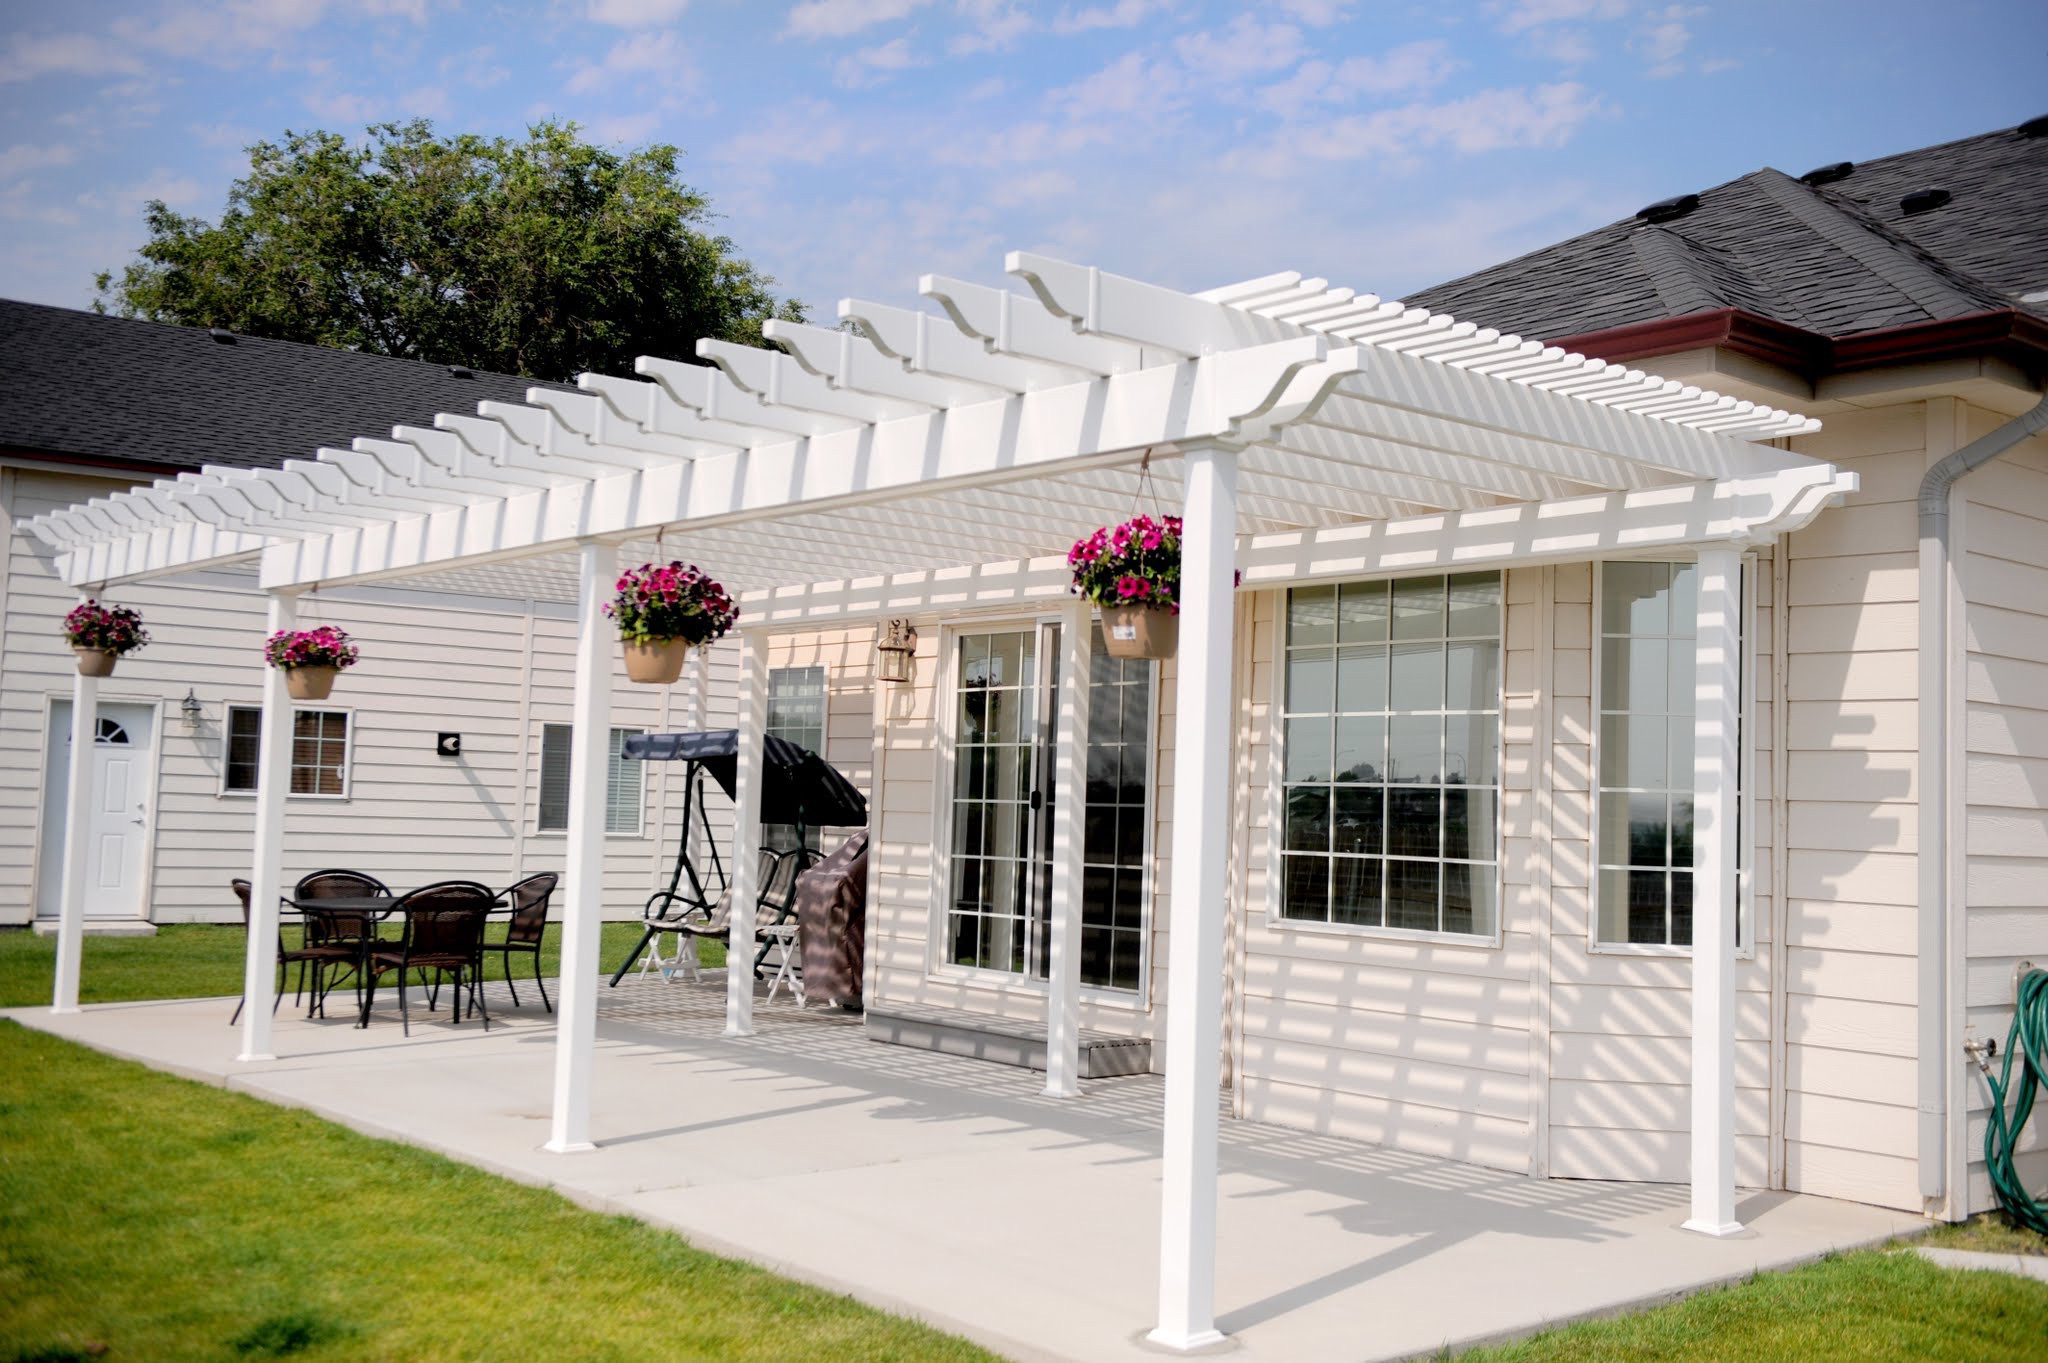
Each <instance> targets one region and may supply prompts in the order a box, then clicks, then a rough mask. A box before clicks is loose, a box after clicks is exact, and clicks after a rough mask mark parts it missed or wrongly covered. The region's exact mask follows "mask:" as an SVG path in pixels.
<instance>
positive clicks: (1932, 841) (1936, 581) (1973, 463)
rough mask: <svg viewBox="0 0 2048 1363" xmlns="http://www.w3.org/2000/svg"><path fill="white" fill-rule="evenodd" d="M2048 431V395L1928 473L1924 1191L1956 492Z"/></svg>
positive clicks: (1934, 1084) (1930, 1138) (1937, 1087)
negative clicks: (1970, 476)
mask: <svg viewBox="0 0 2048 1363" xmlns="http://www.w3.org/2000/svg"><path fill="white" fill-rule="evenodd" d="M2043 430H2048V396H2044V397H2043V398H2042V399H2041V401H2039V402H2037V403H2035V404H2034V406H2033V407H2032V408H2031V409H2029V410H2028V411H2027V413H2026V414H2025V415H2023V416H2018V417H2015V418H2013V419H2012V420H2011V421H2008V422H2006V423H2005V424H2004V425H2003V426H2000V427H1999V428H1998V429H1997V430H1995V431H1992V432H1990V433H1989V434H1988V435H1984V436H1981V437H1979V438H1978V439H1976V440H1973V441H1971V442H1970V443H1969V444H1967V445H1965V446H1964V447H1963V448H1962V449H1959V450H1957V451H1956V452H1955V453H1954V454H1951V455H1949V456H1948V457H1947V458H1945V459H1943V460H1942V461H1941V462H1940V463H1938V464H1936V465H1935V466H1934V467H1933V468H1930V469H1929V470H1927V475H1926V477H1924V478H1922V479H1921V480H1920V758H1919V772H1920V842H1919V847H1920V852H1919V857H1918V861H1919V873H1920V923H1919V927H1920V954H1919V966H1920V978H1919V993H1918V1003H1917V1013H1918V1023H1919V1027H1918V1031H1919V1079H1920V1195H1921V1196H1922V1197H1925V1198H1930V1199H1931V1198H1938V1197H1940V1196H1942V1194H1943V1192H1944V1191H1945V1190H1946V1187H1947V1181H1946V1178H1945V1176H1944V1172H1943V1169H1944V1162H1945V1157H1946V1147H1947V1137H1948V1092H1947V1082H1946V1076H1947V1072H1948V1061H1949V1056H1948V1054H1947V1047H1946V1041H1945V1037H1944V1031H1945V1028H1944V1026H1943V1022H1944V1014H1945V1012H1946V1009H1947V997H1948V936H1947V927H1948V905H1947V902H1946V891H1947V885H1948V879H1947V878H1948V860H1949V856H1948V853H1949V849H1948V780H1947V773H1948V769H1949V751H1948V745H1949V734H1948V680H1949V677H1948V673H1949V667H1948V643H1949V621H1948V592H1949V546H1948V527H1949V494H1950V491H1951V490H1952V489H1953V488H1954V487H1955V484H1956V483H1957V481H1958V480H1960V479H1961V478H1962V477H1963V475H1964V474H1966V473H1969V472H1970V471H1971V470H1973V469H1976V468H1979V467H1981V466H1983V465H1985V464H1988V463H1990V462H1991V461H1992V460H1994V459H1996V458H1998V456H1999V455H2001V454H2004V453H2005V452H2006V451H2007V450H2009V449H2011V448H2012V447H2013V446H2014V445H2017V444H2018V443H2019V442H2020V441H2022V440H2025V439H2027V438H2029V437H2030V436H2035V435H2039V434H2040V433H2041V432H2042V431H2043Z"/></svg>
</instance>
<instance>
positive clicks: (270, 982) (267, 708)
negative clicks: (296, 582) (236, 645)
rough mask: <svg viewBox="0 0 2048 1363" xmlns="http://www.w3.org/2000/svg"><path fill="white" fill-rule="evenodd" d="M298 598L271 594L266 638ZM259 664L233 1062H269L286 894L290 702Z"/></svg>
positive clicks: (277, 679)
mask: <svg viewBox="0 0 2048 1363" xmlns="http://www.w3.org/2000/svg"><path fill="white" fill-rule="evenodd" d="M298 619H299V599H298V597H297V596H295V595H291V594H288V593H285V592H272V593H271V594H270V611H269V619H268V624H267V629H266V638H267V637H268V635H270V634H275V633H277V632H278V631H279V630H284V629H290V628H292V627H293V626H294V625H296V624H297V623H298ZM262 666H263V717H262V720H261V722H260V727H259V728H258V735H259V737H258V740H257V756H256V836H255V844H256V846H255V849H254V851H253V853H252V854H251V863H250V867H249V944H248V953H247V960H246V962H245V963H244V966H243V970H242V1052H241V1054H240V1055H238V1056H236V1057H235V1058H236V1059H237V1060H273V1059H275V1058H276V1057H275V1056H274V1055H273V1054H272V1053H271V1049H270V1045H271V1043H270V1025H271V1009H272V1008H273V1007H274V1006H275V999H274V996H275V995H276V993H277V932H278V916H279V913H280V907H279V901H280V900H281V899H282V898H283V896H284V811H285V800H286V798H287V797H288V796H290V794H291V789H292V713H293V711H292V698H291V695H290V693H289V692H287V691H286V690H285V685H284V669H283V668H281V667H272V666H271V665H270V662H269V660H268V659H267V658H266V659H265V660H264V662H263V664H262Z"/></svg>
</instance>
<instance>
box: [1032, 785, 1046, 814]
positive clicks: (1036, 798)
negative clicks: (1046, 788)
mask: <svg viewBox="0 0 2048 1363" xmlns="http://www.w3.org/2000/svg"><path fill="white" fill-rule="evenodd" d="M1044 803H1045V797H1044V796H1043V795H1042V794H1040V793H1039V792H1038V791H1035V790H1034V791H1032V792H1031V812H1032V813H1033V814H1036V813H1037V812H1038V807H1039V806H1040V805H1042V804H1044Z"/></svg>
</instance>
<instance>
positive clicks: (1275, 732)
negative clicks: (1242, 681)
mask: <svg viewBox="0 0 2048 1363" xmlns="http://www.w3.org/2000/svg"><path fill="white" fill-rule="evenodd" d="M1475 571H1486V570H1484V569H1479V570H1475ZM1498 571H1499V573H1500V633H1499V635H1498V638H1499V641H1500V711H1499V714H1500V722H1499V723H1498V724H1496V725H1494V738H1493V744H1494V752H1493V764H1494V765H1493V773H1494V775H1493V793H1494V806H1493V905H1494V908H1493V931H1492V932H1491V933H1483V932H1442V931H1427V932H1425V931H1423V930H1421V929H1419V928H1390V927H1384V926H1376V925H1374V924H1371V923H1334V922H1333V923H1318V922H1315V921H1314V920H1312V919H1302V918H1289V917H1287V916H1286V915H1285V913H1284V912H1283V911H1282V910H1283V909H1284V908H1285V907H1286V905H1285V902H1284V901H1285V897H1286V890H1287V887H1286V884H1285V881H1286V876H1285V875H1284V874H1282V872H1283V871H1284V870H1285V863H1284V861H1283V857H1284V856H1285V847H1286V843H1287V782H1286V779H1285V777H1286V772H1287V744H1286V738H1287V717H1286V716H1287V594H1288V593H1289V592H1290V591H1292V590H1294V588H1295V586H1296V585H1300V586H1305V587H1322V586H1332V585H1334V586H1338V587H1343V586H1346V585H1348V584H1351V583H1354V582H1401V581H1406V580H1407V579H1410V578H1417V577H1445V576H1449V575H1450V574H1449V571H1448V570H1446V571H1445V572H1444V573H1405V572H1404V573H1375V574H1370V575H1367V576H1364V577H1347V578H1344V579H1342V580H1341V581H1339V582H1336V583H1325V582H1321V581H1316V582H1304V583H1300V584H1296V583H1291V582H1290V583H1287V584H1285V585H1283V586H1281V587H1278V588H1276V589H1275V591H1274V593H1273V601H1274V617H1273V618H1274V625H1273V659H1272V663H1271V672H1270V675H1271V676H1272V679H1273V694H1272V695H1270V696H1268V697H1267V698H1266V754H1267V758H1266V766H1267V771H1266V840H1265V843H1266V845H1265V856H1266V893H1265V901H1266V905H1265V908H1266V926H1267V927H1268V928H1270V929H1273V930H1276V931H1280V932H1306V933H1321V934H1324V935H1327V936H1332V937H1371V938H1375V939H1377V940H1380V941H1383V942H1410V943H1413V942H1426V943H1429V944H1432V945H1435V946H1449V947H1468V948H1471V949H1473V950H1478V951H1497V950H1499V949H1500V948H1501V947H1502V945H1504V944H1505V943H1506V941H1507V919H1508V896H1507V771H1508V765H1507V749H1508V724H1507V719H1508V706H1507V698H1508V569H1506V568H1502V569H1499V570H1498ZM1461 637H1465V636H1461ZM1390 642H1391V640H1390ZM1444 864H1445V863H1444V860H1443V858H1441V857H1439V858H1437V865H1439V866H1442V865H1444Z"/></svg>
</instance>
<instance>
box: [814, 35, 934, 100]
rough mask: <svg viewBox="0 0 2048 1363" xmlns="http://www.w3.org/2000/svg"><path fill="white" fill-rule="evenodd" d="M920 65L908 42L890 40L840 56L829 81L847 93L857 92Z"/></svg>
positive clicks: (898, 39) (921, 60) (904, 40)
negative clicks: (841, 87)
mask: <svg viewBox="0 0 2048 1363" xmlns="http://www.w3.org/2000/svg"><path fill="white" fill-rule="evenodd" d="M923 65H924V60H923V58H921V57H919V56H918V55H917V54H916V53H915V52H913V51H911V49H910V39H908V38H891V39H890V40H889V41H888V42H886V43H879V44H877V45H875V46H874V47H864V48H862V49H860V51H858V52H854V53H851V54H849V55H847V56H844V57H841V58H840V59H839V61H838V63H837V64H836V65H834V67H833V68H832V80H833V83H834V84H837V85H841V86H844V87H846V88H847V89H849V90H858V89H861V88H863V87H865V86H869V85H880V84H881V83H882V82H883V81H886V80H888V79H889V78H890V77H891V76H893V75H895V74H896V73H897V72H899V71H908V70H909V69H910V68H912V67H913V66H923Z"/></svg>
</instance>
